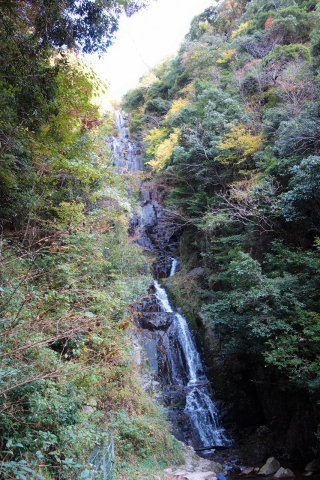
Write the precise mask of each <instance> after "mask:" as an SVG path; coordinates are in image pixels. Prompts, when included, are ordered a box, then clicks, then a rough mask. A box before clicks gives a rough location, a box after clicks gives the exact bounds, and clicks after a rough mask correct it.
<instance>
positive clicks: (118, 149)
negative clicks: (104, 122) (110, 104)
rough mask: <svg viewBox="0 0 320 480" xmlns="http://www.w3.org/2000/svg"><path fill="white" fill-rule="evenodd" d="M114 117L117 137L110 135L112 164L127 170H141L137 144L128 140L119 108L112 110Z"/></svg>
mask: <svg viewBox="0 0 320 480" xmlns="http://www.w3.org/2000/svg"><path fill="white" fill-rule="evenodd" d="M114 118H115V122H116V125H117V129H118V132H119V136H118V137H112V150H113V158H114V160H113V163H114V165H116V166H117V167H120V168H123V169H125V170H128V171H129V172H137V171H138V170H142V160H141V151H140V148H139V145H137V144H136V143H135V142H131V141H130V140H129V134H128V129H127V127H126V125H125V121H124V118H123V115H122V113H121V112H120V110H116V111H115V112H114Z"/></svg>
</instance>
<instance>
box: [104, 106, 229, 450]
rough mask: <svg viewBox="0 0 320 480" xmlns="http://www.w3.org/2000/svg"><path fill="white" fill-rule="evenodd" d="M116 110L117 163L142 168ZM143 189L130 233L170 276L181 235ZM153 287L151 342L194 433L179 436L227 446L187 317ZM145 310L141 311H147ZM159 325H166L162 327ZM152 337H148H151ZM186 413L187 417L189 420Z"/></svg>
mask: <svg viewBox="0 0 320 480" xmlns="http://www.w3.org/2000/svg"><path fill="white" fill-rule="evenodd" d="M114 116H115V122H116V125H117V128H118V132H119V136H118V137H112V146H113V154H114V164H115V165H116V166H118V167H121V168H122V169H124V170H126V171H131V172H136V171H138V170H141V169H142V161H141V155H140V149H139V146H138V145H137V144H136V143H135V142H131V141H129V140H128V129H127V127H126V125H125V121H124V118H123V115H122V114H121V112H120V111H119V110H117V111H116V112H115V113H114ZM142 193H143V196H144V200H143V202H141V207H142V215H141V216H139V215H136V218H135V219H133V221H132V223H131V226H130V234H131V235H132V236H137V238H138V242H139V243H140V244H141V245H142V246H143V247H144V248H146V249H147V250H151V251H153V252H157V253H158V261H157V263H156V267H155V270H154V272H155V278H162V277H166V276H168V273H169V272H170V273H169V277H172V276H173V275H175V273H176V270H177V267H178V261H177V259H175V258H172V257H171V256H170V254H169V255H168V252H173V251H175V249H176V248H177V246H178V241H179V240H178V238H179V237H178V235H177V233H173V234H172V233H169V234H168V230H167V229H163V227H162V226H161V223H160V219H161V217H162V215H163V207H162V204H161V194H160V193H159V191H158V190H156V189H154V187H143V188H142ZM154 291H155V298H156V302H157V304H156V305H151V307H150V309H149V310H148V309H146V310H145V317H146V318H147V323H148V321H149V324H150V322H151V324H152V321H153V322H154V320H152V318H154V317H152V315H155V316H157V317H158V318H159V319H160V322H158V323H157V322H154V323H153V325H154V326H153V327H152V328H151V330H152V332H153V333H152V335H153V338H154V340H153V342H154V344H157V350H158V355H159V357H161V358H162V360H161V361H159V371H160V370H161V375H162V383H163V386H164V390H165V389H167V390H169V397H170V395H171V397H175V398H176V399H178V400H179V401H178V404H181V405H183V404H185V406H184V410H183V415H182V416H183V419H182V420H181V419H180V420H179V421H177V424H182V426H183V427H182V428H183V429H184V430H187V431H188V432H191V435H190V433H188V434H187V435H186V436H182V438H181V437H180V438H181V439H184V440H188V441H189V442H190V441H191V442H192V444H193V445H194V446H195V447H197V448H200V449H205V448H206V447H208V449H211V448H212V447H214V446H228V445H229V444H230V443H231V442H230V440H228V438H227V437H226V436H225V433H224V430H223V428H222V427H221V426H220V424H219V418H218V412H217V409H216V406H215V405H214V403H213V402H212V400H211V398H210V394H209V391H208V387H209V381H208V379H207V377H206V375H205V371H204V368H203V365H202V362H201V358H200V355H199V352H198V350H197V348H196V345H195V343H194V341H193V339H192V336H191V333H190V330H189V327H188V324H187V321H186V319H185V318H184V316H183V315H181V314H180V313H179V312H177V311H175V310H174V308H173V307H172V306H171V305H170V302H169V299H168V296H167V293H166V291H165V289H164V288H162V287H161V286H160V285H159V283H158V282H157V280H154ZM154 307H155V308H154ZM159 310H160V312H159ZM148 312H149V315H151V317H152V318H151V320H150V318H149V320H148ZM150 312H151V313H150ZM157 312H158V313H157ZM141 315H142V317H143V313H141ZM142 317H140V318H142ZM161 318H162V320H163V321H161ZM161 325H163V327H162V328H163V329H162V330H161V327H160V326H161ZM143 328H145V327H143ZM159 328H160V329H159ZM154 329H156V331H154ZM148 341H149V342H150V339H149V340H148ZM154 360H155V359H154ZM161 362H162V364H161ZM160 364H161V365H162V367H161V365H160ZM171 397H170V398H171ZM170 401H171V400H170ZM172 403H173V404H175V405H177V402H171V403H170V405H172ZM182 408H183V407H182ZM178 410H179V411H181V407H178ZM179 415H180V413H178V414H177V417H179ZM180 417H181V415H180ZM180 417H179V418H180ZM186 418H187V419H188V420H187V421H185V420H186ZM173 421H174V419H173ZM186 423H187V424H188V425H186ZM174 428H175V427H174ZM176 433H177V434H178V433H179V432H178V431H177V432H176ZM180 433H181V432H180Z"/></svg>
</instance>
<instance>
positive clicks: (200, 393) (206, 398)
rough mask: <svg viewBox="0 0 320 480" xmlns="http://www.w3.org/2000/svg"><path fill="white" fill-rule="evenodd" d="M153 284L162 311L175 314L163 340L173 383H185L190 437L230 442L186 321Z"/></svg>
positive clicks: (205, 444)
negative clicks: (184, 372)
mask: <svg viewBox="0 0 320 480" xmlns="http://www.w3.org/2000/svg"><path fill="white" fill-rule="evenodd" d="M177 263H178V262H177V260H176V259H172V266H171V272H170V276H173V275H174V273H175V270H176V266H177ZM154 287H155V292H156V298H157V301H158V304H159V306H160V309H161V311H163V312H171V313H173V314H174V318H173V322H172V324H171V326H170V327H169V329H168V332H167V338H166V339H164V344H165V346H166V348H167V349H168V351H167V354H168V361H169V363H170V370H171V382H172V384H173V385H183V386H185V387H186V391H187V395H186V406H185V410H184V412H185V413H186V414H187V415H188V417H189V419H190V423H191V428H192V431H193V438H194V440H195V442H196V443H197V444H199V446H200V448H205V447H209V449H210V447H214V446H228V445H230V443H231V442H230V440H229V439H228V438H227V437H226V436H225V433H224V429H223V428H222V427H221V426H220V422H219V417H218V412H217V408H216V406H215V404H214V403H213V402H212V400H211V398H210V395H209V392H208V389H207V385H208V384H209V381H208V379H207V377H206V375H205V373H204V368H203V365H202V362H201V358H200V355H199V352H198V350H197V348H196V346H195V343H194V341H193V339H192V336H191V333H190V330H189V327H188V323H187V321H186V319H185V318H184V316H183V315H181V314H179V313H178V312H175V311H174V309H173V308H172V306H171V305H170V302H169V298H168V295H167V293H166V291H165V289H164V288H162V287H161V286H160V285H159V283H158V282H157V280H154ZM173 343H174V345H175V349H174V353H172V354H171V352H172V349H173ZM181 371H186V376H184V375H182V374H181Z"/></svg>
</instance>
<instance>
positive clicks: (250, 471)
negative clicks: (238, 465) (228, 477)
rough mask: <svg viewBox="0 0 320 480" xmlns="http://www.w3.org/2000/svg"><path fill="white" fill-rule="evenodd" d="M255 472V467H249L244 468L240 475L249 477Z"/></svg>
mask: <svg viewBox="0 0 320 480" xmlns="http://www.w3.org/2000/svg"><path fill="white" fill-rule="evenodd" d="M253 471H254V467H247V468H244V469H243V470H242V472H241V473H240V475H249V474H250V473H252V472H253Z"/></svg>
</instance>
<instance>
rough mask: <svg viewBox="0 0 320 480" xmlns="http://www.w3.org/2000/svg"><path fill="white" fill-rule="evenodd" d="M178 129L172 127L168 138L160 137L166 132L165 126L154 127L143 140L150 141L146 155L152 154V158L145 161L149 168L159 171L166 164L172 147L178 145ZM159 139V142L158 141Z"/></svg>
mask: <svg viewBox="0 0 320 480" xmlns="http://www.w3.org/2000/svg"><path fill="white" fill-rule="evenodd" d="M179 133H180V130H179V129H178V128H175V129H174V132H173V133H171V134H170V135H169V138H166V139H164V140H163V141H161V140H162V138H163V136H164V135H166V134H167V129H165V128H154V129H153V130H151V132H150V133H149V134H148V135H147V136H146V138H145V140H146V141H147V142H150V146H149V148H148V149H147V154H148V155H153V156H154V158H153V159H152V160H150V161H149V162H147V164H148V165H150V166H151V168H152V169H153V170H154V171H156V172H160V171H161V170H163V169H164V167H165V166H166V161H167V160H169V158H170V157H171V155H172V153H173V150H174V147H175V146H176V145H178V141H179ZM159 140H160V142H161V143H158V142H159Z"/></svg>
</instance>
